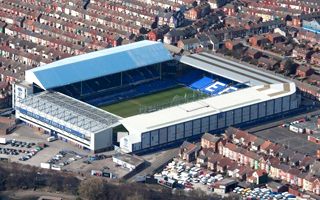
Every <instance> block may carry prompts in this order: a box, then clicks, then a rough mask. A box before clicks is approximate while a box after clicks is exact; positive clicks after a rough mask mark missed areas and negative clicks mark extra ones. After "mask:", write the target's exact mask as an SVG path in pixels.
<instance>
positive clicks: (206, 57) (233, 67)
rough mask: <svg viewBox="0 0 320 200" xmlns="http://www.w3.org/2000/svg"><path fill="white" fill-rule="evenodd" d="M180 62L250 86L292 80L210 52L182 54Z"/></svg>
mask: <svg viewBox="0 0 320 200" xmlns="http://www.w3.org/2000/svg"><path fill="white" fill-rule="evenodd" d="M180 62H182V63H184V64H187V65H190V66H193V67H195V68H198V69H201V70H204V71H207V72H210V73H213V74H217V75H219V76H222V77H225V78H227V79H230V80H234V81H237V82H239V83H247V85H250V86H256V85H263V84H274V83H288V82H290V81H288V80H286V79H284V78H281V77H279V76H276V75H275V74H270V73H267V72H263V71H261V70H258V69H255V68H252V67H250V66H247V65H244V64H240V63H237V62H234V61H231V60H228V59H225V58H223V57H219V56H216V55H213V54H210V53H205V52H203V53H199V54H191V55H187V56H182V57H181V59H180Z"/></svg>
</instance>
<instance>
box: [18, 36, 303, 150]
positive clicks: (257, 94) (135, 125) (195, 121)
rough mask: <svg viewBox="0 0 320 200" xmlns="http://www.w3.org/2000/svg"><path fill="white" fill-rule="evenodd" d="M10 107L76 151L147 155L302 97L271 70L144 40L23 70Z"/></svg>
mask: <svg viewBox="0 0 320 200" xmlns="http://www.w3.org/2000/svg"><path fill="white" fill-rule="evenodd" d="M13 105H14V107H15V110H16V117H17V118H18V119H20V120H21V121H23V122H25V123H27V124H29V125H31V126H35V127H38V128H41V129H42V130H44V132H45V133H47V134H50V135H55V136H57V137H58V138H59V139H62V140H64V141H66V142H70V143H73V144H76V145H77V146H79V147H80V148H83V149H88V150H92V151H94V152H99V151H104V150H108V149H112V148H113V147H114V145H116V146H119V147H120V149H121V150H122V151H123V152H147V151H150V150H154V149H159V148H162V147H164V146H168V145H177V144H180V143H181V142H182V141H183V140H186V139H195V138H199V137H200V136H201V134H202V133H204V132H211V133H218V132H220V131H222V130H223V129H225V128H227V127H228V126H231V125H239V126H240V125H245V124H249V123H257V122H261V121H263V120H266V119H268V118H272V117H275V116H276V115H283V114H286V113H289V112H291V111H293V110H295V109H297V108H298V107H299V105H300V96H299V95H298V94H297V93H296V87H295V84H294V83H292V82H290V81H288V80H286V79H282V78H280V77H277V76H274V75H271V74H269V73H265V72H262V71H259V70H256V69H253V68H250V67H248V66H245V65H242V64H239V63H235V62H233V61H230V60H227V59H225V58H221V57H218V56H216V55H213V54H210V53H199V54H190V55H184V56H181V57H179V59H174V58H173V57H172V56H171V54H170V52H169V51H168V50H167V49H166V48H165V47H164V45H163V44H162V43H160V42H153V41H141V42H136V43H132V44H128V45H123V46H119V47H115V48H110V49H105V50H100V51H96V52H92V53H88V54H84V55H78V56H74V57H71V58H66V59H63V60H59V61H56V62H53V63H50V64H47V65H45V66H41V67H37V68H34V69H31V70H28V71H26V74H25V81H24V82H22V83H18V84H15V85H14V87H13ZM119 127H121V128H119ZM120 129H121V132H117V131H118V130H120Z"/></svg>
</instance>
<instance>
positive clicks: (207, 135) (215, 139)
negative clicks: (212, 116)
mask: <svg viewBox="0 0 320 200" xmlns="http://www.w3.org/2000/svg"><path fill="white" fill-rule="evenodd" d="M202 138H203V139H205V140H208V141H210V142H218V141H219V140H220V139H221V137H219V136H216V135H213V134H210V133H205V134H204V135H203V136H202Z"/></svg>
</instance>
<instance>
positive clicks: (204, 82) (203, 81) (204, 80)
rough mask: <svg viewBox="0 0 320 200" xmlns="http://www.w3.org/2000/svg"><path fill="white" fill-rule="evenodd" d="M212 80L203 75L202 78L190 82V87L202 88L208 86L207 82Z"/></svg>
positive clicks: (210, 82)
mask: <svg viewBox="0 0 320 200" xmlns="http://www.w3.org/2000/svg"><path fill="white" fill-rule="evenodd" d="M213 81H214V80H212V79H211V78H208V77H203V78H202V79H200V80H198V81H196V82H194V83H192V84H191V85H190V87H191V88H192V89H201V88H204V87H206V86H208V85H209V84H212V82H213Z"/></svg>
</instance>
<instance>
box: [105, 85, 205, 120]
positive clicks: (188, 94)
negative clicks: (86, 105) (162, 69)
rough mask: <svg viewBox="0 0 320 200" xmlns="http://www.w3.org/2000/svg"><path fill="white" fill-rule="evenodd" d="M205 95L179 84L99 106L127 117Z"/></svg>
mask: <svg viewBox="0 0 320 200" xmlns="http://www.w3.org/2000/svg"><path fill="white" fill-rule="evenodd" d="M205 96H206V95H204V94H203V93H200V92H198V91H194V90H192V89H190V88H187V87H182V86H181V87H175V88H172V89H168V90H164V91H161V92H157V93H153V94H148V95H145V96H141V97H137V98H133V99H129V100H125V101H121V102H119V103H115V104H111V105H107V106H101V107H100V108H101V109H103V110H106V111H108V112H111V113H114V114H116V115H119V116H121V117H129V116H133V115H137V114H139V113H142V112H146V111H147V110H152V109H160V108H161V109H162V108H165V107H169V106H172V105H177V104H180V103H185V102H189V101H192V100H196V99H200V98H203V97H205Z"/></svg>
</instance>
